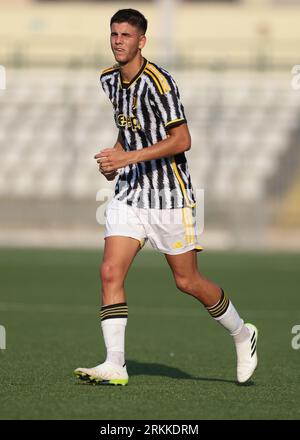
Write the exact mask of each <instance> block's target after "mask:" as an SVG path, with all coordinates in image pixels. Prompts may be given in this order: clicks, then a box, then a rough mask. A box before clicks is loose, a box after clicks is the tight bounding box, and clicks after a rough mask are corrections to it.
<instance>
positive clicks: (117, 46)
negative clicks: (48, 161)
mask: <svg viewBox="0 0 300 440" xmlns="http://www.w3.org/2000/svg"><path fill="white" fill-rule="evenodd" d="M110 26H111V37H110V39H111V48H112V51H113V54H114V57H115V59H116V61H117V65H116V66H114V67H111V68H108V69H106V70H104V71H103V72H102V75H101V84H102V87H103V89H104V92H105V93H106V94H107V95H108V97H109V99H110V101H111V103H112V105H113V109H114V117H115V122H116V125H117V127H118V129H119V134H118V138H117V141H116V143H115V145H114V147H113V148H107V149H105V150H103V151H101V152H100V153H98V154H97V155H96V156H95V158H96V159H97V163H98V164H99V170H100V171H101V173H102V174H103V175H104V176H105V177H106V178H107V179H108V180H113V179H114V178H115V177H116V176H117V174H119V177H118V180H117V183H116V187H115V196H114V198H113V199H112V200H111V201H110V203H109V204H108V206H107V209H106V225H105V247H104V257H103V262H102V266H101V269H100V275H101V281H102V307H101V313H100V318H101V327H102V332H103V336H104V342H105V346H106V349H107V356H106V360H105V362H103V363H102V364H100V365H97V366H96V367H94V368H77V369H76V370H75V375H76V376H77V377H79V378H80V379H83V380H88V381H91V382H98V383H101V384H115V385H117V384H119V385H126V384H127V383H128V374H127V369H126V364H125V353H124V352H125V350H124V344H125V328H126V324H127V317H128V306H127V303H126V297H125V291H124V281H125V278H126V275H127V272H128V270H129V268H130V266H131V263H132V262H133V260H134V257H135V256H136V254H137V252H138V251H139V250H140V249H141V248H142V246H143V244H144V243H145V241H146V240H149V241H150V243H151V245H152V246H153V247H154V248H155V249H157V250H158V251H160V252H162V253H164V255H165V257H166V260H167V262H168V264H169V266H170V268H171V270H172V272H173V275H174V279H175V282H176V286H177V287H178V289H179V290H181V291H182V292H185V293H187V294H189V295H191V296H193V297H194V298H196V299H197V300H198V301H200V302H201V303H202V304H203V305H204V306H205V307H206V309H207V311H208V312H209V313H210V315H211V316H212V317H213V319H215V320H216V321H218V322H219V323H220V324H221V325H222V326H223V327H224V328H225V329H226V330H227V331H228V332H229V334H230V335H231V336H232V337H233V340H234V343H235V347H236V353H237V379H238V382H240V383H244V382H246V381H248V380H249V379H250V377H251V376H252V374H253V372H254V370H255V368H256V366H257V354H256V344H257V329H256V327H255V326H254V325H252V324H244V321H243V320H242V319H241V318H240V316H239V314H238V313H237V311H236V309H235V308H234V306H233V304H232V303H231V301H230V300H229V299H228V298H227V297H226V296H225V294H224V292H223V290H222V289H221V288H220V287H219V286H217V285H216V284H215V283H213V282H211V281H209V280H208V279H206V278H205V277H204V276H203V275H202V274H201V273H200V272H199V270H198V267H197V251H200V250H201V249H202V248H201V246H200V244H199V242H198V237H197V233H196V229H195V228H196V224H195V209H196V207H195V195H194V191H193V187H192V184H191V178H190V173H189V169H188V165H187V161H186V157H185V151H187V150H189V149H190V147H191V138H190V133H189V129H188V125H187V121H186V118H185V114H184V108H183V105H182V104H181V102H180V96H179V92H178V88H177V85H176V83H175V81H174V80H173V78H172V77H171V75H170V74H169V73H168V72H167V71H166V70H164V69H163V68H162V67H159V66H157V65H156V64H154V63H152V62H149V61H147V60H146V59H145V58H144V57H143V56H142V53H141V51H142V49H143V47H144V46H145V43H146V36H145V33H146V30H147V20H146V19H145V17H144V16H143V15H142V14H141V13H140V12H138V11H136V10H133V9H123V10H120V11H118V12H117V13H116V14H115V15H114V16H113V17H112V19H111V23H110ZM120 219H126V221H125V222H124V221H120Z"/></svg>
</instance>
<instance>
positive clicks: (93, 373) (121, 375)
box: [74, 361, 128, 385]
mask: <svg viewBox="0 0 300 440" xmlns="http://www.w3.org/2000/svg"><path fill="white" fill-rule="evenodd" d="M74 374H75V376H76V377H78V378H79V379H81V380H85V381H89V382H92V383H99V384H101V385H127V384H128V374H127V369H126V364H124V366H123V367H120V366H119V365H116V364H113V363H112V362H108V361H106V362H103V364H100V365H97V366H96V367H94V368H76V370H75V371H74Z"/></svg>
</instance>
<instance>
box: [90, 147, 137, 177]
mask: <svg viewBox="0 0 300 440" xmlns="http://www.w3.org/2000/svg"><path fill="white" fill-rule="evenodd" d="M95 159H97V163H98V164H99V170H100V171H101V172H102V171H103V172H105V173H111V172H112V171H116V170H118V169H119V168H123V167H126V165H128V164H129V162H128V153H126V151H120V150H116V149H115V148H106V149H105V150H102V151H101V152H100V153H98V154H96V155H95Z"/></svg>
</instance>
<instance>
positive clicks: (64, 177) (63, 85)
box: [0, 0, 300, 250]
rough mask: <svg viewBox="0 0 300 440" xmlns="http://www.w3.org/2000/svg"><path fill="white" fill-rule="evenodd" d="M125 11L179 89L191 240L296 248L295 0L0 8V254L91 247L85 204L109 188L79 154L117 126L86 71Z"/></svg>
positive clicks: (95, 229)
mask: <svg viewBox="0 0 300 440" xmlns="http://www.w3.org/2000/svg"><path fill="white" fill-rule="evenodd" d="M125 7H132V8H136V9H139V10H141V12H142V13H144V15H145V16H146V17H147V18H148V20H149V30H148V32H147V36H148V43H147V45H146V48H145V50H144V56H145V57H146V58H147V59H149V60H151V61H153V62H155V63H157V64H162V65H163V66H164V67H165V68H167V69H168V70H169V71H170V72H171V73H172V75H173V76H174V77H175V79H176V81H177V83H178V85H179V88H180V91H181V99H182V102H183V104H184V106H185V110H186V114H187V118H188V121H189V126H190V130H191V133H192V140H193V143H192V149H191V150H190V151H189V152H188V160H189V162H190V168H191V171H192V180H193V185H194V187H195V188H204V190H205V229H204V235H203V244H204V245H205V246H206V247H207V248H209V249H264V250H269V249H271V250H282V249H286V250H299V249H300V203H299V202H300V149H299V137H300V90H299V89H298V85H299V87H300V81H298V82H297V72H298V73H299V72H300V67H299V70H297V69H298V68H297V65H298V64H300V44H299V43H300V26H299V22H300V0H231V1H230V0H227V1H226V0H223V1H208V0H199V1H188V0H186V1H183V0H181V1H180V0H173V1H172V0H156V1H155V0H153V1H150V0H145V1H138V2H134V1H133V2H127V1H121V2H120V1H112V0H111V1H108V0H107V1H104V0H103V1H76V2H74V1H50V0H48V1H42V0H40V1H37V0H36V1H34V0H27V1H25V0H22V1H21V0H6V1H5V0H0V64H1V65H2V66H4V68H5V71H6V89H5V90H0V151H1V156H0V206H1V209H0V245H2V246H55V247H60V246H75V247H78V246H79V247H81V246H83V247H97V248H98V247H100V246H102V244H103V240H102V232H103V231H102V227H101V226H99V225H98V223H97V221H96V210H97V209H98V207H99V205H100V202H99V201H97V200H96V194H97V191H99V189H103V188H113V186H114V183H108V182H107V181H106V180H105V179H104V178H103V177H102V176H101V175H100V174H99V172H98V169H97V167H96V164H95V163H94V159H93V155H94V154H95V153H96V152H98V151H99V150H100V149H102V148H105V147H110V146H112V145H113V143H114V142H115V139H116V136H117V130H116V128H115V126H114V122H113V116H112V111H111V106H110V103H109V102H108V101H107V99H106V97H105V96H104V93H103V92H102V89H101V87H100V84H99V75H100V72H101V70H102V69H103V68H106V67H109V66H110V65H112V64H113V63H114V59H113V57H112V54H111V51H110V45H109V21H110V18H111V16H112V15H113V14H114V12H115V11H116V10H118V9H120V8H125ZM294 66H296V67H294ZM292 69H294V71H293V72H294V74H293V73H292Z"/></svg>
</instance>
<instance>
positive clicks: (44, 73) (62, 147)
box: [0, 69, 300, 201]
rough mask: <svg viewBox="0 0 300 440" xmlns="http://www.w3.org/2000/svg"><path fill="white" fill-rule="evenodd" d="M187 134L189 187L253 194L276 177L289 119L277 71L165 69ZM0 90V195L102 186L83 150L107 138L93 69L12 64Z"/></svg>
mask: <svg viewBox="0 0 300 440" xmlns="http://www.w3.org/2000/svg"><path fill="white" fill-rule="evenodd" d="M172 73H173V74H174V77H175V78H176V80H177V82H178V84H179V86H180V90H181V97H182V101H183V103H184V106H185V109H186V114H187V118H188V120H189V124H190V130H191V133H192V149H191V150H190V152H189V153H188V158H189V161H190V166H191V170H192V178H193V184H194V186H195V187H196V188H204V189H205V190H207V191H209V195H210V197H213V198H214V199H216V200H220V201H228V200H231V199H232V198H233V197H239V198H240V199H242V200H250V201H251V200H258V199H260V198H261V197H263V196H264V194H265V191H266V183H267V182H268V181H269V179H270V178H272V176H276V174H277V173H278V170H279V168H280V160H281V157H282V155H284V154H285V153H286V152H287V151H288V148H289V147H290V138H291V136H292V133H293V130H294V129H295V127H296V125H297V123H298V121H299V111H300V101H299V97H298V94H297V93H296V92H295V91H294V90H292V88H291V87H290V84H289V83H288V82H287V81H286V76H282V75H280V74H277V75H274V74H271V75H268V74H263V73H256V74H253V73H252V74H251V75H249V74H247V73H234V72H232V73H226V74H219V75H217V74H215V75H212V74H211V73H210V74H206V73H205V72H204V73H199V72H196V71H195V72H180V71H178V72H172ZM8 78H9V80H8V84H7V90H5V91H1V92H0V104H1V119H0V148H1V161H0V176H1V181H0V196H1V197H7V196H10V197H31V198H53V197H54V198H55V197H69V198H85V197H88V198H93V197H94V195H95V194H96V192H97V190H98V189H99V188H101V187H109V188H111V187H112V185H113V184H111V183H108V182H107V181H106V180H105V179H104V178H103V177H102V176H101V175H100V174H99V172H98V171H97V167H96V165H95V163H94V160H93V155H94V154H95V153H96V152H97V151H99V149H101V148H105V147H110V146H112V145H113V143H114V141H115V139H116V136H117V130H116V128H115V127H114V122H113V118H112V112H111V107H110V104H109V102H107V99H106V97H105V96H104V94H103V93H102V90H101V88H100V85H99V78H98V72H96V71H94V70H90V71H89V70H84V71H83V70H75V71H72V70H59V69H58V70H41V69H30V70H12V71H10V72H9V75H8Z"/></svg>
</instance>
